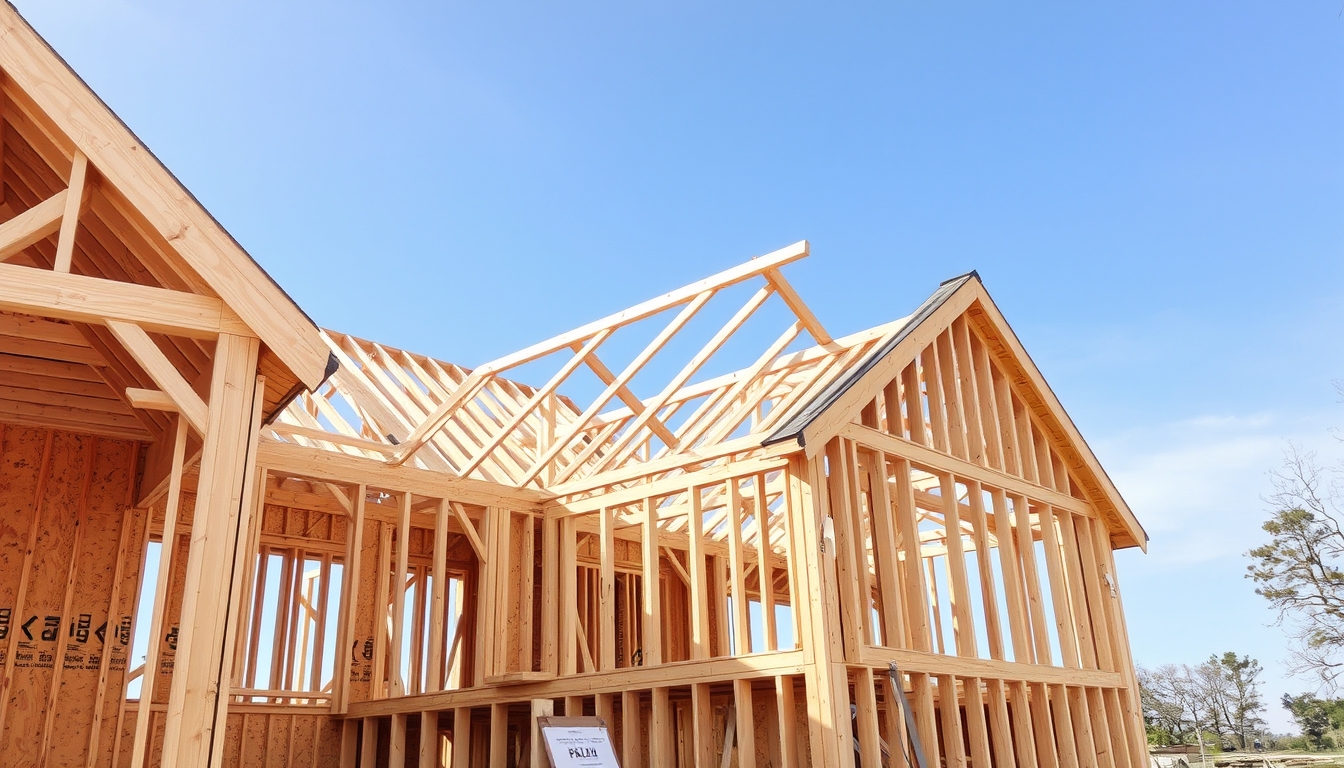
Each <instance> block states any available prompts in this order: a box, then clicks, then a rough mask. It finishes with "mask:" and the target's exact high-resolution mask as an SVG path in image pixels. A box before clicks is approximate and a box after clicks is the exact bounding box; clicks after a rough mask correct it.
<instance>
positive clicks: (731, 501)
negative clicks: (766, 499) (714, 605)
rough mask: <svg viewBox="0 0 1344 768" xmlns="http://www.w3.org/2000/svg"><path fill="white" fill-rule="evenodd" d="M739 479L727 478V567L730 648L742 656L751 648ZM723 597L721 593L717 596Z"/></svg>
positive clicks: (720, 629) (724, 630) (723, 631)
mask: <svg viewBox="0 0 1344 768" xmlns="http://www.w3.org/2000/svg"><path fill="white" fill-rule="evenodd" d="M738 482H739V481H738V479H737V478H732V479H730V480H728V502H727V503H728V508H727V510H726V511H727V513H728V569H729V577H728V583H729V589H730V591H731V593H732V596H733V617H732V619H733V646H732V652H733V654H735V655H737V656H742V655H744V654H748V653H751V652H752V647H751V606H750V604H749V602H748V600H747V582H746V578H745V577H744V574H745V572H746V569H747V564H746V562H745V559H744V556H745V553H744V550H743V546H742V492H741V490H740V488H739V486H738ZM718 597H719V599H722V597H723V596H722V595H719V596H718ZM719 631H720V632H722V633H725V634H726V633H727V627H723V626H720V627H719Z"/></svg>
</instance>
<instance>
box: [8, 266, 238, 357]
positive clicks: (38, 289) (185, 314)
mask: <svg viewBox="0 0 1344 768" xmlns="http://www.w3.org/2000/svg"><path fill="white" fill-rule="evenodd" d="M0 309H2V310H8V311H11V312H23V313H26V314H30V315H39V316H42V317H54V318H59V319H61V320H72V321H75V322H81V323H94V324H97V325H103V324H105V323H106V322H107V321H108V320H121V321H123V322H128V323H135V324H137V325H140V326H142V327H144V328H145V329H146V330H150V331H157V332H159V333H166V334H169V335H172V336H187V337H190V338H197V339H214V338H215V337H216V336H218V335H219V334H221V333H229V334H234V335H237V336H249V337H251V336H254V335H255V334H253V333H252V331H251V329H249V328H248V327H247V326H246V325H245V324H244V323H243V321H242V320H240V319H239V318H238V316H237V315H236V314H234V312H233V310H231V309H229V308H228V307H226V306H225V305H224V302H222V301H220V300H219V299H216V298H213V297H210V296H197V295H196V294H192V293H182V292H181V291H169V290H165V289H163V288H151V287H149V286H144V285H136V284H135V283H119V282H115V281H113V280H103V279H101V278H97V277H86V276H84V275H66V274H61V273H59V272H50V271H48V270H45V269H33V268H32V267H20V266H17V265H14V264H0Z"/></svg>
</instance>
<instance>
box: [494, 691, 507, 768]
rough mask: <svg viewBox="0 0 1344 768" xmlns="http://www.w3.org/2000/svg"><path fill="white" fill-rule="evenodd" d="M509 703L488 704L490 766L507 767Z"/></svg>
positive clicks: (495, 767)
mask: <svg viewBox="0 0 1344 768" xmlns="http://www.w3.org/2000/svg"><path fill="white" fill-rule="evenodd" d="M508 757H509V705H508V704H491V705H490V768H508V765H509V763H508Z"/></svg>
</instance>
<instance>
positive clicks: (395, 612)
mask: <svg viewBox="0 0 1344 768" xmlns="http://www.w3.org/2000/svg"><path fill="white" fill-rule="evenodd" d="M410 554H411V492H410V491H406V492H404V493H402V495H401V517H400V518H399V519H398V521H397V565H396V571H395V572H394V573H393V575H392V584H391V589H392V648H391V649H390V653H389V654H388V659H389V662H390V663H389V664H388V667H389V668H388V671H387V679H388V692H389V695H390V696H392V697H394V698H395V697H397V696H405V695H406V681H405V679H404V678H403V677H402V673H401V666H402V664H401V654H402V646H403V645H405V643H404V642H403V639H404V637H405V632H406V566H407V558H409V557H410Z"/></svg>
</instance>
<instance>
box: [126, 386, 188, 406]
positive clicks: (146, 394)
mask: <svg viewBox="0 0 1344 768" xmlns="http://www.w3.org/2000/svg"><path fill="white" fill-rule="evenodd" d="M126 401H127V402H129V403H130V404H131V407H132V408H144V409H146V410H150V411H172V412H177V410H178V408H177V403H175V402H173V398H171V397H169V396H168V395H167V393H165V392H162V391H160V390H157V389H140V388H138V387H127V388H126Z"/></svg>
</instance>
